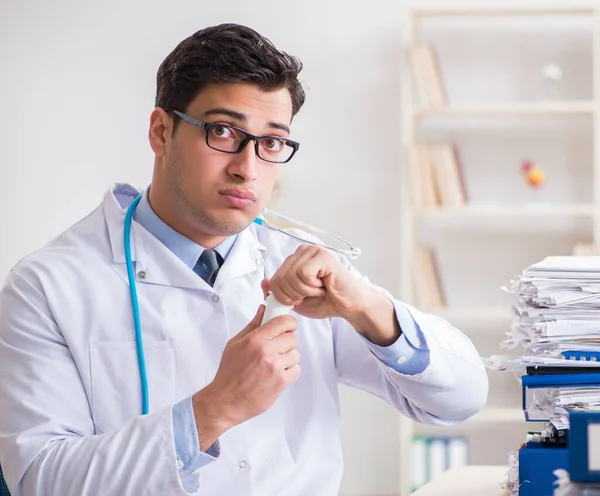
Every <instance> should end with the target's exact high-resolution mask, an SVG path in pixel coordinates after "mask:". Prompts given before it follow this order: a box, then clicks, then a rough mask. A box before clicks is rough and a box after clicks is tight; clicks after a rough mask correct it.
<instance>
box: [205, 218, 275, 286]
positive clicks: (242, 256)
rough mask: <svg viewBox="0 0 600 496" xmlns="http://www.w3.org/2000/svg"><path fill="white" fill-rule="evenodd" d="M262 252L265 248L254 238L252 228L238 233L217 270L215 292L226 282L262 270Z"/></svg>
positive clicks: (254, 234)
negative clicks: (223, 261)
mask: <svg viewBox="0 0 600 496" xmlns="http://www.w3.org/2000/svg"><path fill="white" fill-rule="evenodd" d="M264 250H265V246H264V245H263V244H262V243H261V242H260V241H259V240H258V238H257V237H256V233H255V230H254V227H253V226H250V227H247V228H246V229H244V230H243V231H242V232H241V233H239V234H238V237H237V239H236V241H235V243H234V245H233V247H232V248H231V252H230V253H229V255H228V256H227V259H226V260H225V263H224V264H223V266H222V267H221V269H220V270H219V274H218V275H217V279H216V280H215V286H214V287H215V290H216V291H218V289H219V286H221V285H222V284H224V283H226V282H227V281H230V280H232V279H235V278H237V277H242V276H245V275H247V274H251V273H252V272H254V271H256V270H263V266H264V260H263V256H262V252H263V251H264Z"/></svg>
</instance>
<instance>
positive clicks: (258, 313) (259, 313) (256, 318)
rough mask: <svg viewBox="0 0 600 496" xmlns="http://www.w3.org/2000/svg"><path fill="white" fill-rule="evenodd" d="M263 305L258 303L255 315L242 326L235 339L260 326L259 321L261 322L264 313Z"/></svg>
mask: <svg viewBox="0 0 600 496" xmlns="http://www.w3.org/2000/svg"><path fill="white" fill-rule="evenodd" d="M265 308H266V306H265V305H259V307H258V310H257V311H256V315H255V316H254V317H253V318H252V320H251V321H250V322H249V323H248V325H247V326H246V327H244V328H243V329H242V330H241V331H240V332H239V333H238V334H237V336H236V337H235V339H241V338H243V337H244V336H246V335H247V334H249V333H251V332H252V331H253V330H254V329H256V328H257V327H260V323H261V322H262V319H263V315H264V314H265Z"/></svg>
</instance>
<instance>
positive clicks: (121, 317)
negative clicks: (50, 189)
mask: <svg viewBox="0 0 600 496" xmlns="http://www.w3.org/2000/svg"><path fill="white" fill-rule="evenodd" d="M300 69H301V64H300V63H299V62H298V61H297V60H296V59H295V58H293V57H291V56H289V55H287V54H285V53H282V52H280V51H278V50H277V49H276V48H275V47H274V46H273V45H272V44H271V43H270V42H269V41H268V40H267V39H265V38H263V37H262V36H260V35H259V34H258V33H256V32H254V31H253V30H251V29H249V28H246V27H243V26H238V25H231V24H229V25H221V26H216V27H211V28H207V29H204V30H202V31H199V32H197V33H195V34H194V35H192V36H191V37H189V38H188V39H186V40H184V41H183V42H181V43H180V44H179V45H178V46H177V47H176V48H175V50H174V51H173V52H172V53H171V54H170V55H169V56H168V57H167V58H166V60H165V61H164V62H163V64H162V65H161V67H160V68H159V71H158V77H157V86H158V87H157V96H156V108H155V109H154V111H153V112H152V115H151V119H150V129H149V140H150V145H151V147H152V150H153V151H154V154H155V162H154V174H153V178H152V182H151V185H150V187H149V188H147V189H146V190H145V191H143V192H139V191H137V190H134V189H133V188H132V187H131V186H128V185H116V186H115V187H114V188H111V189H110V191H108V192H107V194H106V195H105V198H104V201H103V202H102V204H101V205H100V206H99V207H98V209H96V210H95V211H94V212H92V213H91V214H90V215H89V216H87V217H86V218H84V219H83V220H82V221H80V222H79V223H78V224H76V225H75V226H73V227H71V228H70V229H68V230H67V231H66V232H65V233H63V234H62V235H61V236H60V237H58V238H57V239H55V240H54V241H52V242H51V243H50V244H48V245H47V246H45V247H44V248H43V249H41V250H40V251H38V252H37V253H34V254H32V255H30V256H28V257H27V258H25V259H24V260H22V261H21V262H20V263H19V264H18V265H17V266H16V267H15V268H14V269H13V270H12V271H11V273H10V275H9V277H8V280H7V282H6V285H5V287H4V289H3V291H2V292H1V293H0V315H1V316H2V317H1V319H0V372H1V374H2V381H0V412H2V414H1V415H0V465H1V466H2V469H3V471H4V474H5V477H6V479H7V482H8V486H9V488H10V489H11V491H12V493H13V494H14V495H19V496H33V495H57V496H58V495H60V496H68V495H78V496H81V495H86V496H87V495H97V494H102V495H113V494H114V495H119V496H124V495H134V496H137V495H160V496H164V495H183V494H201V495H265V496H267V495H268V496H272V495H285V496H294V495H299V496H300V495H302V496H314V495H331V496H333V495H335V494H337V492H338V487H339V482H340V478H341V473H342V456H341V449H340V442H339V437H338V427H339V417H338V407H339V405H338V393H337V383H338V381H341V382H344V383H346V384H349V385H351V386H355V387H357V388H360V389H363V390H366V391H368V392H370V393H372V394H374V395H376V396H378V397H380V398H382V399H383V400H384V401H387V402H388V403H390V404H391V405H393V406H394V407H395V408H397V409H398V410H399V411H400V412H401V413H402V414H404V415H407V416H409V417H411V418H412V419H415V420H416V421H419V422H426V423H436V424H453V423H458V422H461V421H464V420H465V419H467V418H468V417H470V416H471V415H472V414H474V413H475V412H477V411H478V410H480V409H481V408H482V407H483V405H484V404H485V401H486V397H487V388H488V382H487V376H486V373H485V370H484V367H483V365H482V363H481V361H480V359H479V356H478V354H477V352H476V350H475V349H474V347H473V345H472V344H471V343H470V341H469V340H468V339H467V338H466V337H465V336H464V335H463V334H462V333H460V332H459V331H458V330H457V329H455V328H454V327H452V326H451V325H449V324H448V323H447V322H445V321H443V320H441V319H440V318H437V317H434V316H432V315H427V314H424V313H422V312H420V311H418V310H417V309H415V308H413V307H411V306H409V305H406V304H403V303H401V302H399V301H397V300H395V299H394V298H393V297H392V296H391V295H389V294H388V293H387V292H386V291H384V290H383V289H380V288H377V287H375V286H373V285H371V284H370V283H369V282H368V281H367V280H366V279H365V278H363V277H362V276H360V275H359V274H358V273H357V271H356V270H355V269H354V268H352V267H351V266H350V265H349V263H348V262H347V261H346V260H345V258H344V257H341V256H337V255H334V254H333V253H332V252H331V251H328V250H326V249H323V248H321V247H319V246H314V245H311V244H304V243H300V242H298V241H297V240H295V239H293V238H292V237H290V236H287V235H285V234H282V233H280V232H275V231H271V230H268V229H266V228H264V227H259V226H257V225H255V224H253V223H252V220H253V219H254V218H255V217H256V216H257V215H258V214H259V213H260V211H261V209H262V208H263V207H264V205H265V204H266V203H267V201H268V199H269V195H270V193H271V191H272V188H273V185H274V183H275V180H276V178H277V175H278V173H279V170H280V168H281V167H282V166H283V165H282V164H285V163H286V162H288V161H289V160H290V159H291V158H292V157H293V155H294V154H295V153H296V151H297V150H298V144H297V143H296V142H295V141H293V140H292V138H291V137H290V124H291V121H292V118H293V116H294V115H295V114H296V113H297V112H298V111H299V109H300V107H301V106H302V104H303V102H304V92H303V90H302V87H301V85H300V83H299V82H298V79H297V76H298V73H299V71H300ZM140 193H141V199H138V200H139V205H137V208H136V209H135V213H134V214H133V221H132V223H131V234H130V239H127V237H126V236H125V234H124V228H125V226H126V225H128V224H127V220H126V212H127V210H128V209H129V207H130V205H131V204H132V202H133V201H134V200H135V199H136V197H138V195H139V194H140ZM134 205H135V204H134ZM132 208H133V207H132ZM131 211H132V212H133V210H131ZM302 236H306V234H302ZM128 247H130V249H131V252H130V253H131V258H132V262H131V267H132V268H133V267H134V268H135V272H132V273H131V274H128V271H127V267H128V265H129V264H128V263H126V261H127V258H128ZM130 276H131V280H130V279H129V277H130ZM130 283H132V284H130ZM132 289H136V292H137V298H134V297H132V296H131V290H132ZM269 293H272V294H273V295H274V296H275V297H276V299H277V300H278V301H280V302H281V303H283V304H285V305H290V306H293V307H294V310H293V312H292V313H291V314H290V315H284V316H279V317H276V318H275V319H273V320H271V321H270V322H267V323H264V324H262V325H261V321H262V316H263V313H264V306H263V305H262V303H263V301H264V298H265V296H266V295H267V294H269ZM134 300H135V302H137V303H138V305H137V308H139V316H140V321H141V327H142V328H143V332H142V333H141V336H140V339H143V357H139V356H138V355H137V353H136V337H135V334H134V327H135V326H134V318H133V314H132V308H133V306H135V302H134ZM138 359H139V363H138ZM142 362H143V363H145V367H144V366H142V365H141V363H142ZM144 377H146V378H147V388H148V389H147V393H148V409H149V411H148V413H147V414H142V412H143V410H142V409H141V408H142V407H141V405H142V404H143V403H144V401H145V400H144V397H145V394H146V390H145V389H144V388H140V380H142V383H143V378H144ZM357 449H360V447H357Z"/></svg>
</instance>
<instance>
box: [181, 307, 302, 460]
mask: <svg viewBox="0 0 600 496" xmlns="http://www.w3.org/2000/svg"><path fill="white" fill-rule="evenodd" d="M264 312H265V306H264V305H261V306H260V307H259V308H258V312H257V313H256V315H255V316H254V318H253V319H252V321H251V322H250V323H249V324H248V325H247V326H246V328H245V329H243V330H242V331H241V332H240V333H239V334H237V335H236V336H234V337H233V338H231V340H229V342H228V343H227V346H226V347H225V350H224V351H223V356H222V357H221V363H220V364H219V369H218V370H217V373H216V375H215V378H214V380H213V381H212V382H211V383H210V384H209V385H208V386H206V387H205V388H204V389H201V390H200V391H198V392H197V393H196V394H195V395H194V398H193V405H194V415H195V418H196V426H197V428H198V437H199V438H200V449H201V450H202V451H206V450H207V449H208V448H209V447H210V446H212V445H213V444H214V442H215V441H216V440H217V439H218V438H219V436H221V434H223V432H225V431H226V430H228V429H230V428H231V427H233V426H235V425H238V424H240V423H242V422H245V421H246V420H249V419H251V418H253V417H255V416H257V415H259V414H261V413H263V412H264V411H266V410H267V409H268V408H269V407H270V406H271V405H272V404H273V403H274V402H275V400H276V399H277V398H278V397H279V396H280V395H281V393H282V392H283V391H284V390H285V388H286V387H287V386H289V385H290V384H292V383H293V382H294V381H296V380H297V379H298V377H300V365H299V364H298V363H299V361H300V355H299V354H298V351H297V350H296V344H297V341H298V338H297V337H296V335H295V333H294V331H295V330H296V327H297V325H298V323H297V321H296V319H295V318H294V317H292V316H291V315H283V316H280V317H276V318H274V319H273V320H271V321H270V322H267V323H266V324H264V325H262V326H261V325H260V322H261V321H262V318H263V314H264Z"/></svg>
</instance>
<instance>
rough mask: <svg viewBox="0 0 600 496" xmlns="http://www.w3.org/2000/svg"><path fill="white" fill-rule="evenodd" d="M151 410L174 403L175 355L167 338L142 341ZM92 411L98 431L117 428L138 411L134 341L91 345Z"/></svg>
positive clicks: (138, 413)
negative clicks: (165, 339)
mask: <svg viewBox="0 0 600 496" xmlns="http://www.w3.org/2000/svg"><path fill="white" fill-rule="evenodd" d="M144 356H145V362H146V375H147V378H148V389H149V391H148V399H149V407H150V412H154V411H156V410H158V409H160V408H162V407H164V406H167V405H170V404H174V403H175V399H176V380H175V379H176V378H175V357H174V353H173V349H172V347H171V344H170V343H169V342H167V341H147V342H145V343H144ZM90 363H91V374H92V414H93V418H94V425H95V427H96V431H97V432H98V433H102V432H108V431H110V430H113V429H118V428H120V427H121V426H122V425H123V424H124V423H125V422H126V421H127V420H129V419H131V418H133V417H136V416H138V415H141V413H142V399H141V398H142V393H141V383H140V372H139V366H138V359H137V351H136V347H135V343H134V342H121V341H103V342H95V343H91V345H90Z"/></svg>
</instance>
